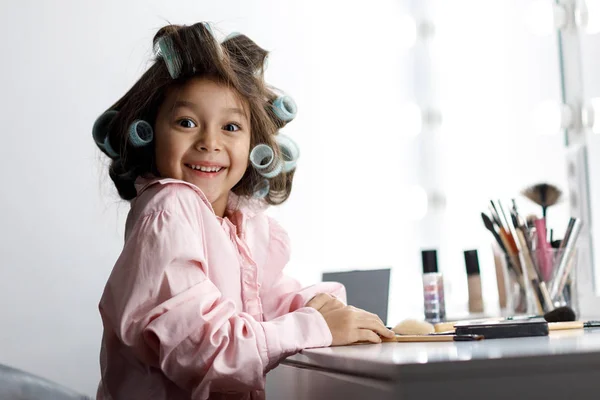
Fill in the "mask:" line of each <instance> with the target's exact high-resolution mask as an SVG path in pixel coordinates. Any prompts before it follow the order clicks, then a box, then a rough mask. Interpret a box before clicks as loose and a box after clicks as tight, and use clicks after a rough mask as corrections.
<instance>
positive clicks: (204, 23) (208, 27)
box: [202, 21, 214, 36]
mask: <svg viewBox="0 0 600 400" xmlns="http://www.w3.org/2000/svg"><path fill="white" fill-rule="evenodd" d="M202 25H204V27H205V28H206V30H207V31H208V32H209V33H210V34H211V35H213V36H214V33H213V30H212V28H211V26H210V23H208V22H206V21H205V22H202Z"/></svg>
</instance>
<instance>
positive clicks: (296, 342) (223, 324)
mask: <svg viewBox="0 0 600 400" xmlns="http://www.w3.org/2000/svg"><path fill="white" fill-rule="evenodd" d="M179 197H181V193H179ZM180 200H181V198H179V199H178V201H180ZM192 217H193V216H192ZM192 221H194V218H190V215H185V216H183V215H182V214H179V213H174V212H171V211H166V210H165V211H158V212H154V213H152V214H150V215H146V216H144V217H142V218H140V220H138V222H137V223H136V225H135V227H134V228H133V230H132V232H131V233H130V234H129V236H128V238H127V241H126V244H125V248H124V251H123V253H122V254H121V257H120V258H119V260H118V261H117V264H116V266H115V268H114V270H113V273H112V274H111V277H110V279H109V281H108V284H107V287H106V289H105V293H104V296H103V300H102V301H101V304H100V308H101V313H102V317H103V320H104V323H105V329H111V330H113V333H114V334H115V335H116V336H117V337H118V338H119V340H120V341H121V342H122V343H123V344H124V345H125V346H126V347H128V348H130V350H131V351H132V352H133V354H134V355H135V356H136V357H137V358H138V359H140V360H141V361H142V362H143V363H145V364H147V365H150V366H152V367H155V368H159V369H160V370H162V371H163V372H164V374H165V375H166V376H167V377H168V378H169V379H170V380H172V381H173V382H174V383H175V384H177V385H178V386H180V387H181V388H184V389H186V390H189V391H190V392H191V393H192V398H194V399H195V398H205V397H204V396H206V395H207V393H209V392H223V391H248V390H255V389H263V388H264V374H265V373H266V372H267V371H268V370H269V369H271V368H273V367H274V366H275V365H276V364H277V362H278V361H280V360H281V358H282V357H284V356H286V355H289V354H292V353H295V352H297V351H299V350H300V349H303V348H307V347H321V346H329V345H330V344H331V340H332V337H331V332H330V331H329V328H328V326H327V324H326V322H325V320H324V319H323V317H322V316H321V314H320V313H319V312H318V311H316V310H314V309H312V308H308V307H306V308H299V309H297V310H296V311H295V312H293V313H289V314H286V315H283V316H281V317H280V318H276V319H273V320H272V321H268V322H258V321H256V320H255V319H254V318H252V317H251V316H250V315H248V314H246V313H242V312H238V311H237V310H236V307H235V305H234V303H233V302H232V301H231V300H228V299H226V298H223V297H222V295H221V293H220V292H219V290H218V288H217V287H216V286H215V285H214V284H213V283H212V282H211V281H210V280H209V279H208V278H207V274H206V271H205V259H206V255H205V254H204V250H203V245H202V243H200V244H199V243H198V238H199V237H201V233H199V232H198V231H197V229H201V227H200V226H199V224H197V223H195V222H192ZM200 221H201V220H200ZM200 224H201V223H200ZM194 225H196V226H194ZM216 267H217V268H218V266H216Z"/></svg>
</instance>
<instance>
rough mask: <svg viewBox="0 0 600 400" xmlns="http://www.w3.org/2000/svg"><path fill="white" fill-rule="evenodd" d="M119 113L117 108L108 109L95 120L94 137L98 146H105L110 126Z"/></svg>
mask: <svg viewBox="0 0 600 400" xmlns="http://www.w3.org/2000/svg"><path fill="white" fill-rule="evenodd" d="M117 114H118V112H117V111H116V110H108V111H106V112H105V113H103V114H102V115H100V116H99V117H98V118H97V119H96V121H95V122H94V126H93V128H92V137H93V138H94V142H96V145H97V146H98V147H100V148H104V139H105V138H106V136H107V135H108V126H109V125H110V124H111V122H113V120H114V119H115V117H116V116H117Z"/></svg>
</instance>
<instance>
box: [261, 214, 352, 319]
mask: <svg viewBox="0 0 600 400" xmlns="http://www.w3.org/2000/svg"><path fill="white" fill-rule="evenodd" d="M289 259H290V240H289V237H288V234H287V232H285V230H284V229H283V228H282V227H281V226H280V225H279V224H278V223H277V222H276V221H275V220H274V219H272V218H269V250H268V256H267V262H266V268H265V269H266V270H267V271H269V272H274V276H273V277H272V278H270V279H269V278H267V279H265V283H266V285H263V287H262V288H261V301H262V304H263V314H264V316H265V319H266V320H267V321H268V320H272V319H274V318H278V317H280V316H282V315H285V314H286V313H290V312H294V311H297V310H301V309H303V307H304V306H305V305H306V303H307V302H308V301H309V300H310V299H312V298H313V297H314V296H315V295H316V294H318V293H329V294H331V295H334V296H336V297H337V298H338V299H339V300H340V301H342V302H344V303H346V289H345V288H344V285H342V284H341V283H338V282H321V283H317V284H315V285H311V286H307V287H305V288H303V287H302V285H301V284H300V282H298V281H297V280H296V279H294V278H292V277H290V276H287V275H286V274H285V273H284V272H283V268H284V267H285V265H286V264H287V262H288V261H289ZM324 322H325V320H323V323H324Z"/></svg>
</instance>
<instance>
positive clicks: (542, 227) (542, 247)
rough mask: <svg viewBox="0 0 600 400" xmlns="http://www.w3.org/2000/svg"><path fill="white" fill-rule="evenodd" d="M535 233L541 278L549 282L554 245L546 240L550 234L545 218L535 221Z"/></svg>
mask: <svg viewBox="0 0 600 400" xmlns="http://www.w3.org/2000/svg"><path fill="white" fill-rule="evenodd" d="M534 225H535V235H536V239H537V255H538V257H537V261H538V266H539V268H540V275H542V276H541V279H542V280H543V281H545V282H548V281H549V280H550V278H551V277H552V247H550V244H549V243H548V242H547V241H546V236H547V235H548V233H547V229H546V220H545V219H536V220H535V221H534Z"/></svg>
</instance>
